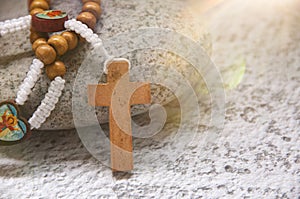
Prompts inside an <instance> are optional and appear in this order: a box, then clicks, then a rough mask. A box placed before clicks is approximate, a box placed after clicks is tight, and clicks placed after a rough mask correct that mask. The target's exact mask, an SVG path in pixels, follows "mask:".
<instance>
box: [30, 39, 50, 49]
mask: <svg viewBox="0 0 300 199" xmlns="http://www.w3.org/2000/svg"><path fill="white" fill-rule="evenodd" d="M45 44H47V40H46V39H45V38H39V39H37V40H35V42H33V44H32V50H33V51H35V50H36V49H37V47H39V46H40V45H45Z"/></svg>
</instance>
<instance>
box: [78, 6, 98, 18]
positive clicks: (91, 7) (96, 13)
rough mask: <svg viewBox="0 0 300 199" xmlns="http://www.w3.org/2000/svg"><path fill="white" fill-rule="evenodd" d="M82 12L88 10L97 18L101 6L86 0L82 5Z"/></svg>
mask: <svg viewBox="0 0 300 199" xmlns="http://www.w3.org/2000/svg"><path fill="white" fill-rule="evenodd" d="M82 11H83V12H90V13H92V14H93V15H95V17H96V18H97V19H98V18H99V17H100V15H101V7H100V5H99V4H97V3H95V2H86V3H85V4H84V5H83V7H82Z"/></svg>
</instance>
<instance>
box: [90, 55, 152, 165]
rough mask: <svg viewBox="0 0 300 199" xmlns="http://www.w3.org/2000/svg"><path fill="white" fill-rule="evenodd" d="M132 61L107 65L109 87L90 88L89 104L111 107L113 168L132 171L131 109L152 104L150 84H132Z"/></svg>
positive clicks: (118, 61)
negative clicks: (132, 106)
mask: <svg viewBox="0 0 300 199" xmlns="http://www.w3.org/2000/svg"><path fill="white" fill-rule="evenodd" d="M128 71H129V62H128V61H127V60H123V59H122V60H115V61H113V62H112V63H110V64H109V66H108V75H107V83H106V84H98V85H88V103H89V104H90V105H92V106H109V122H110V124H109V129H110V142H111V168H112V169H113V171H131V170H133V147H132V130H131V113H130V107H131V105H135V104H149V103H151V92H150V91H151V89H150V84H149V83H140V82H130V81H129V72H128Z"/></svg>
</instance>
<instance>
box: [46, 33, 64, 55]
mask: <svg viewBox="0 0 300 199" xmlns="http://www.w3.org/2000/svg"><path fill="white" fill-rule="evenodd" d="M48 44H50V45H51V46H53V47H54V48H55V50H56V52H57V54H58V55H60V56H61V55H63V54H65V53H66V52H67V51H68V48H69V47H68V41H67V40H66V39H65V38H64V37H63V36H61V35H53V36H52V37H50V39H49V40H48Z"/></svg>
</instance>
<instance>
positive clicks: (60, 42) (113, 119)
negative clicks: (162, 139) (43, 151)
mask: <svg viewBox="0 0 300 199" xmlns="http://www.w3.org/2000/svg"><path fill="white" fill-rule="evenodd" d="M100 3H101V2H100V0H82V4H83V6H82V12H81V13H80V14H79V15H78V16H77V18H76V19H70V20H69V19H68V15H67V13H65V12H63V11H60V10H49V9H50V0H28V9H29V11H30V15H28V16H25V17H21V18H18V19H12V20H6V21H4V22H0V36H3V35H6V34H9V33H13V32H17V31H19V30H22V29H27V28H28V29H29V28H30V42H31V43H32V50H33V51H34V52H35V56H36V58H35V59H34V60H33V62H32V64H31V66H30V68H29V71H28V72H27V75H26V78H25V79H24V81H23V82H22V84H21V85H20V87H19V90H18V92H17V96H16V99H15V100H7V101H4V102H1V103H0V145H12V144H17V143H20V142H21V141H24V140H25V139H27V138H28V137H29V136H30V134H31V130H33V129H39V128H40V127H41V125H42V124H43V123H44V122H45V121H46V119H47V118H48V117H49V116H50V114H51V112H52V111H53V110H54V109H55V105H56V104H57V103H58V101H59V98H60V96H61V95H62V91H63V90H64V86H65V80H64V79H63V76H64V75H65V73H66V72H67V67H66V66H65V64H64V63H63V62H62V61H59V59H60V57H61V56H63V55H64V54H66V53H67V52H68V51H72V50H73V49H75V48H76V47H77V46H78V44H79V43H80V42H85V41H87V42H88V43H90V45H91V47H92V48H96V47H102V48H103V51H104V54H105V57H106V62H105V64H104V68H105V70H104V71H105V73H107V83H106V84H99V85H89V86H88V88H87V89H88V101H89V104H90V105H92V106H108V107H109V110H110V111H109V120H110V142H111V167H112V169H113V171H130V170H132V169H133V155H132V133H131V115H130V106H131V105H133V104H147V103H151V93H150V84H149V83H139V82H130V81H129V66H130V63H129V61H128V60H126V59H120V58H119V59H114V58H113V57H112V56H110V55H109V54H108V53H107V51H106V50H105V48H104V46H103V43H102V40H101V39H100V38H99V37H98V35H97V34H95V33H94V32H93V30H94V29H95V26H96V23H97V20H99V18H100V16H101V12H102V10H101V6H100ZM53 33H55V34H53ZM56 33H58V34H56ZM49 35H51V36H50V37H49ZM43 68H45V72H46V75H47V76H48V78H49V79H50V80H51V83H50V86H49V88H48V92H47V94H46V95H45V97H44V99H43V100H42V102H41V104H40V105H39V107H38V108H37V110H36V111H35V112H34V113H33V115H32V117H31V118H30V119H29V120H26V119H25V118H22V117H21V116H20V114H21V113H20V111H19V108H18V107H19V106H22V105H24V104H25V102H26V101H27V100H28V97H29V95H30V94H31V92H32V89H33V87H34V86H35V84H36V83H37V81H38V79H39V76H40V75H41V72H42V69H43ZM116 102H117V103H119V104H114V103H116ZM120 104H122V105H120ZM124 104H126V105H127V106H124ZM114 107H117V108H118V109H119V110H114ZM114 113H117V114H114ZM120 122H121V123H122V125H121V126H122V128H120V125H119V124H118V123H120Z"/></svg>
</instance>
